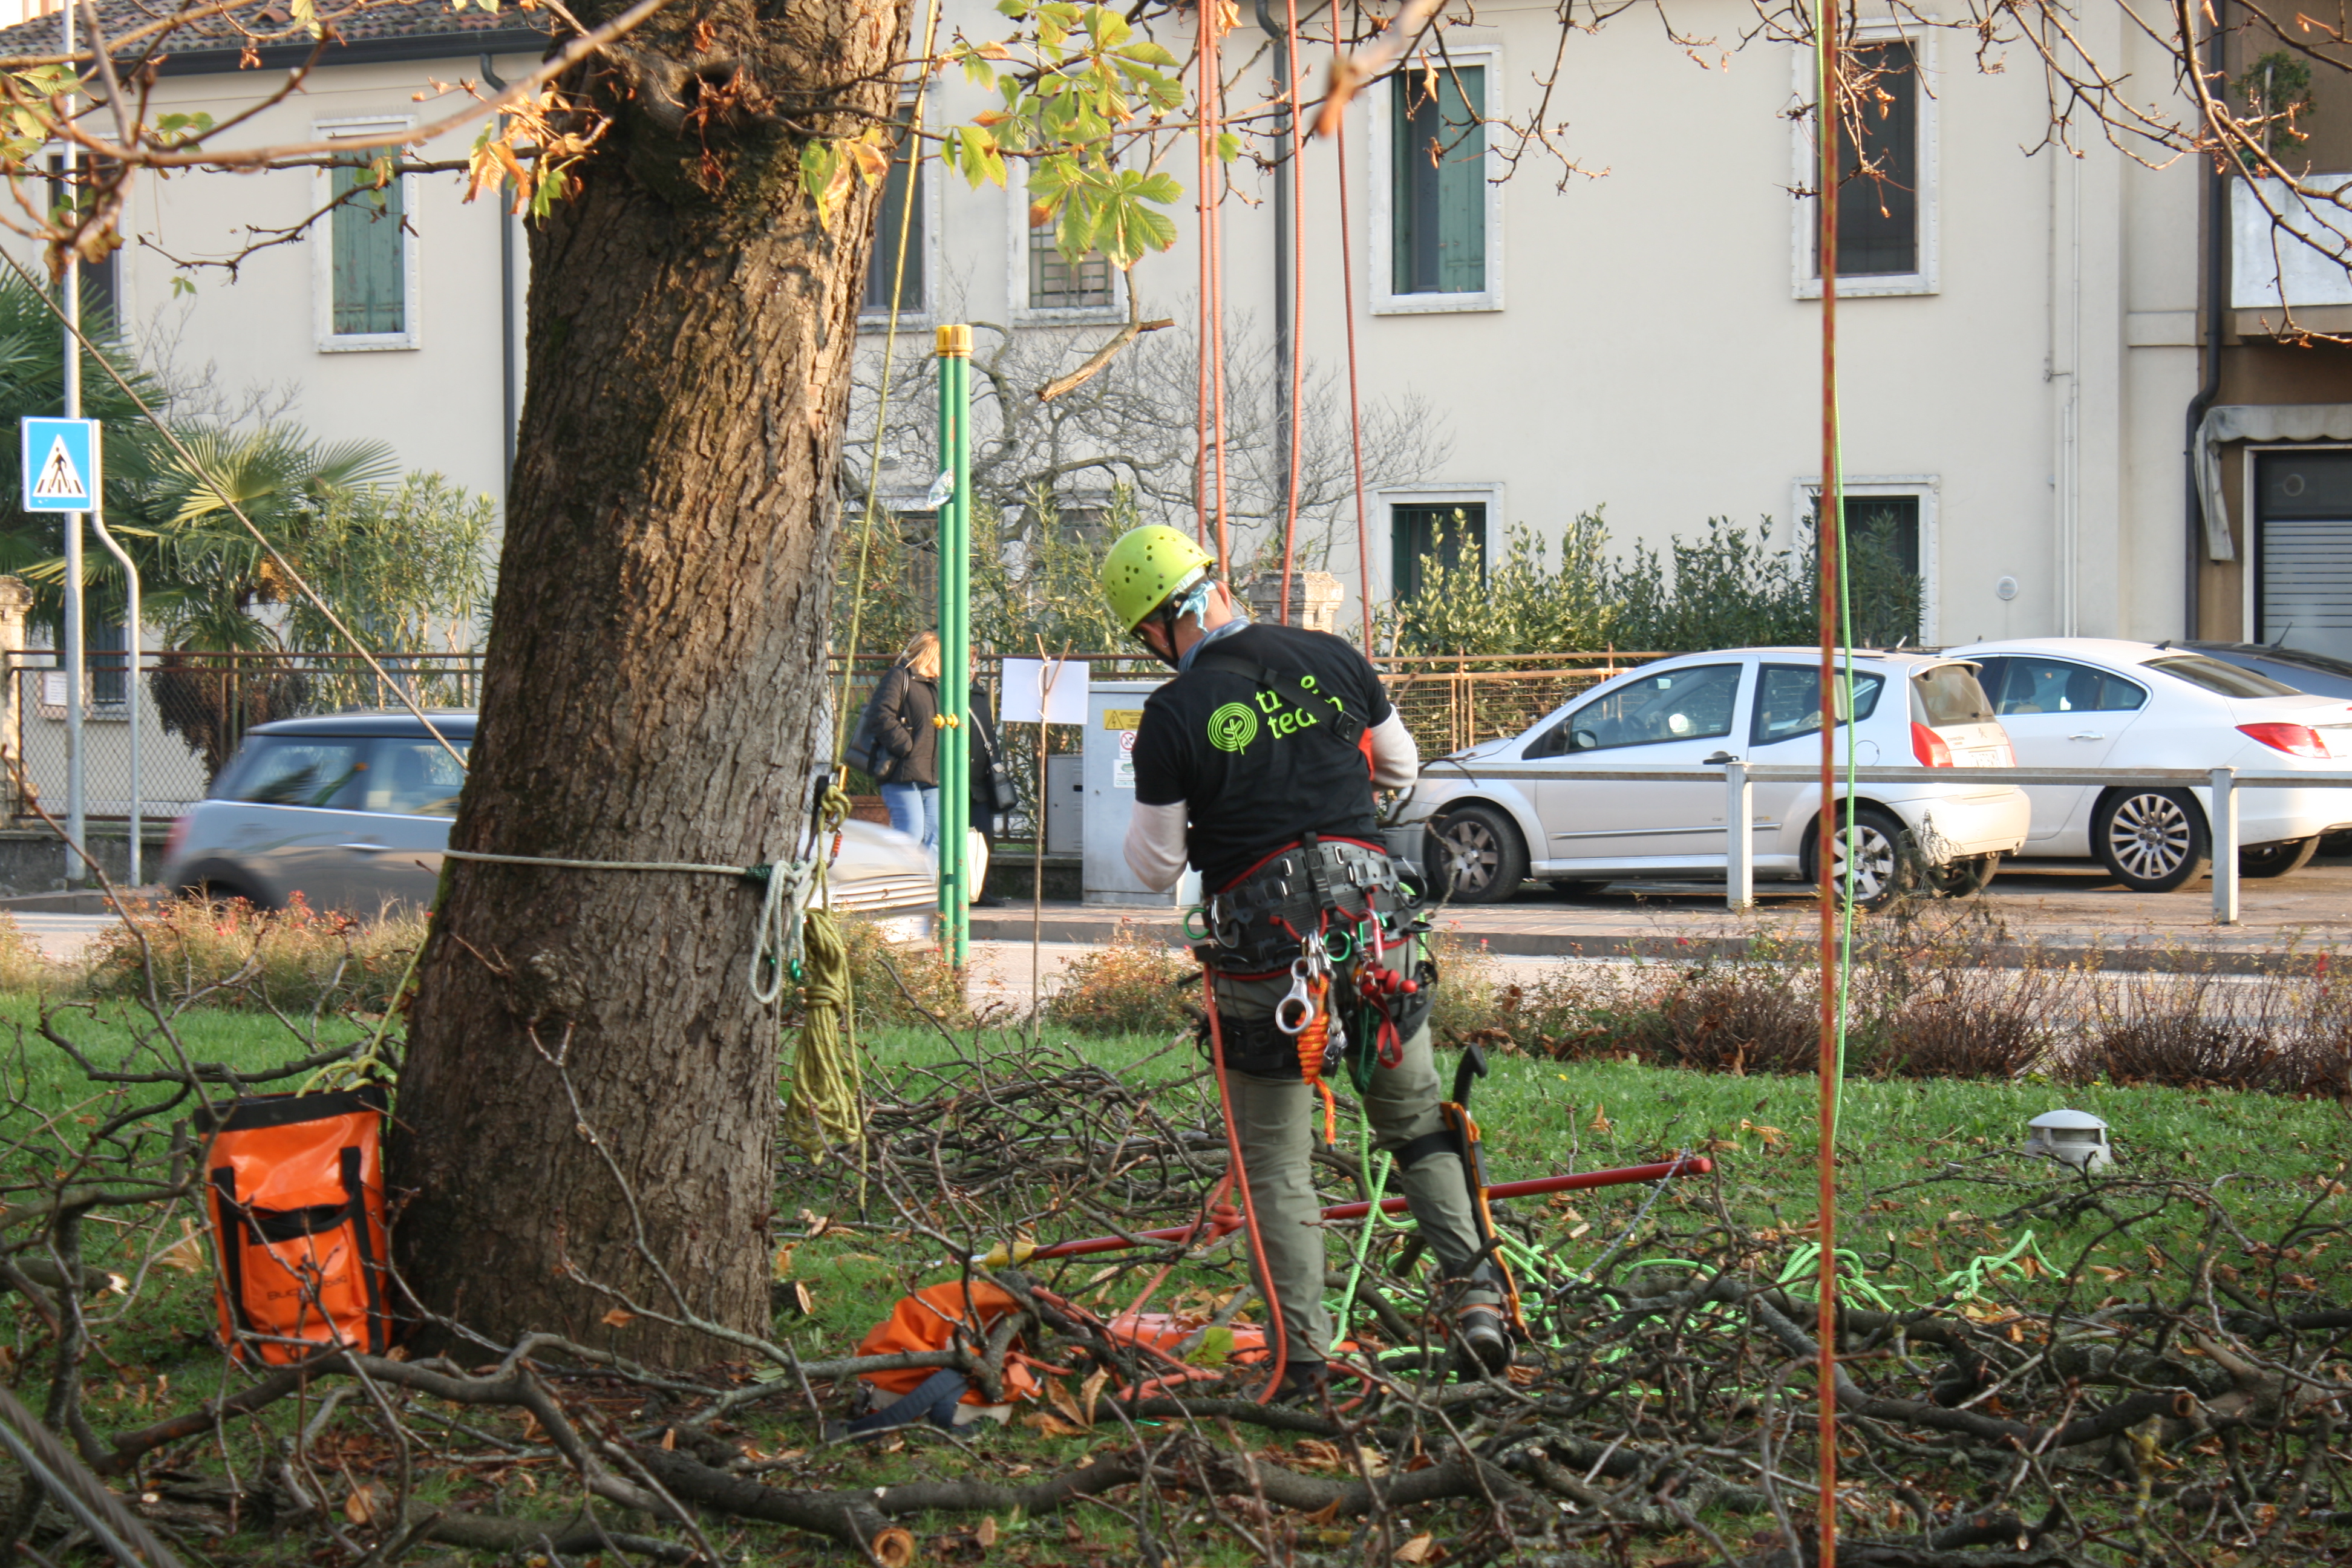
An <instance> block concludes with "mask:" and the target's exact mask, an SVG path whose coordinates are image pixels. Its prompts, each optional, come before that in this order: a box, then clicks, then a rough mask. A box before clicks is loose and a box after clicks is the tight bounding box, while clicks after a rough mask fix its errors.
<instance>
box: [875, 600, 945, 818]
mask: <svg viewBox="0 0 2352 1568" xmlns="http://www.w3.org/2000/svg"><path fill="white" fill-rule="evenodd" d="M874 710H875V722H876V727H877V729H878V730H879V731H880V737H881V742H882V750H883V751H884V752H887V753H888V755H889V757H890V759H891V761H890V763H889V764H888V767H887V771H886V772H885V773H882V774H880V775H878V776H877V779H876V782H877V784H880V785H881V786H882V804H883V805H886V806H887V807H889V809H890V826H893V827H895V828H897V829H898V831H899V832H901V833H904V834H908V835H909V836H910V837H914V838H917V839H919V840H920V841H921V843H922V846H923V848H924V849H925V850H926V851H928V852H929V854H930V856H931V858H933V859H937V858H939V853H940V772H939V726H938V725H937V724H936V723H934V722H933V720H934V719H935V718H936V717H937V716H938V714H939V710H940V639H939V636H938V634H937V633H934V632H918V633H917V634H915V637H914V640H913V641H911V642H909V643H908V645H907V648H906V651H905V652H904V653H901V654H900V655H899V656H898V662H897V663H896V664H894V665H892V666H891V667H890V671H889V673H888V674H887V675H885V676H884V677H883V678H882V684H881V685H880V686H878V687H876V688H875V689H874Z"/></svg>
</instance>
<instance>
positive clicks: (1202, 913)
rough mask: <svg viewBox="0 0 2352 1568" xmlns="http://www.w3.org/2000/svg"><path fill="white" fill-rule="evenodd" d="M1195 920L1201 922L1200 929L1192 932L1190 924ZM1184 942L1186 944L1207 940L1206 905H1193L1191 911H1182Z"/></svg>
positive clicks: (1207, 921)
mask: <svg viewBox="0 0 2352 1568" xmlns="http://www.w3.org/2000/svg"><path fill="white" fill-rule="evenodd" d="M1196 920H1197V921H1200V922H1201V929H1200V930H1198V931H1194V930H1193V929H1192V922H1193V921H1196ZM1184 940H1185V941H1186V942H1206V941H1208V940H1209V906H1208V905H1206V904H1194V905H1193V906H1192V908H1191V909H1189V910H1185V911H1184Z"/></svg>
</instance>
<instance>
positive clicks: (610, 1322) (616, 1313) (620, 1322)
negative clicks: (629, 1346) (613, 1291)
mask: <svg viewBox="0 0 2352 1568" xmlns="http://www.w3.org/2000/svg"><path fill="white" fill-rule="evenodd" d="M596 1321H598V1322H600V1323H602V1324H604V1326H605V1327H606V1328H608V1329H625V1328H627V1327H628V1326H629V1325H630V1324H631V1323H634V1322H635V1321H637V1315H636V1314H635V1312H632V1311H630V1310H628V1309H627V1308H626V1307H615V1308H614V1309H613V1310H611V1311H609V1312H607V1313H605V1314H604V1316H603V1317H601V1318H599V1319H597V1320H596Z"/></svg>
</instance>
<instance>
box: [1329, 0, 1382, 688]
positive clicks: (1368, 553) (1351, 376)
mask: <svg viewBox="0 0 2352 1568" xmlns="http://www.w3.org/2000/svg"><path fill="white" fill-rule="evenodd" d="M1331 47H1332V49H1333V51H1334V52H1336V51H1337V50H1338V49H1339V7H1338V6H1336V5H1335V6H1333V7H1332V8H1331ZM1331 146H1332V150H1333V151H1334V152H1336V153H1338V154H1339V282H1340V285H1341V287H1342V288H1343V289H1344V290H1345V292H1346V309H1347V313H1348V445H1349V448H1350V449H1351V450H1352V452H1353V454H1354V457H1355V462H1356V592H1357V594H1358V595H1359V597H1360V602H1361V603H1362V605H1363V614H1364V657H1365V658H1371V657H1372V544H1371V535H1370V531H1369V530H1370V524H1369V523H1368V522H1367V521H1365V519H1364V405H1363V397H1362V395H1361V394H1360V392H1359V391H1358V390H1357V386H1356V263H1355V260H1354V257H1353V252H1354V249H1355V241H1354V239H1353V232H1354V231H1353V230H1351V229H1350V228H1349V226H1348V122H1347V121H1346V119H1345V118H1344V117H1343V118H1341V119H1340V120H1339V121H1338V122H1337V123H1336V124H1334V125H1333V126H1332V128H1331Z"/></svg>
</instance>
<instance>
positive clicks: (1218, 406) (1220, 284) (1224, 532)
mask: <svg viewBox="0 0 2352 1568" xmlns="http://www.w3.org/2000/svg"><path fill="white" fill-rule="evenodd" d="M1201 16H1202V22H1203V24H1204V26H1202V30H1201V125H1202V146H1203V147H1204V148H1206V149H1207V152H1208V158H1209V168H1208V173H1209V175H1210V178H1211V181H1212V182H1213V183H1212V186H1211V189H1210V190H1209V191H1207V192H1204V193H1203V194H1202V199H1203V200H1204V201H1205V202H1206V203H1207V204H1208V231H1207V233H1206V235H1205V236H1204V237H1203V239H1204V243H1205V244H1206V245H1207V246H1208V249H1209V299H1208V308H1209V318H1210V320H1209V327H1210V331H1211V339H1210V341H1209V342H1207V343H1206V344H1204V347H1206V348H1207V349H1208V350H1209V366H1210V369H1209V388H1210V396H1211V398H1212V399H1213V409H1212V414H1211V426H1210V437H1209V447H1210V456H1211V457H1212V458H1214V459H1215V462H1216V466H1217V497H1216V500H1217V513H1216V515H1217V575H1218V576H1219V577H1221V578H1223V579H1224V580H1225V581H1226V582H1227V583H1231V582H1232V581H1233V561H1232V553H1233V539H1232V536H1231V531H1230V529H1229V528H1228V525H1227V521H1226V516H1225V222H1224V216H1223V207H1224V194H1225V192H1224V163H1223V160H1222V159H1220V158H1219V157H1218V156H1217V142H1218V141H1219V140H1220V132H1221V128H1222V127H1223V124H1224V120H1223V112H1224V107H1223V101H1222V100H1223V96H1224V89H1225V84H1224V76H1223V70H1224V65H1223V56H1222V55H1221V54H1220V52H1219V49H1218V44H1219V42H1220V40H1219V38H1218V36H1217V35H1218V34H1219V33H1220V32H1221V31H1222V30H1223V27H1222V24H1223V7H1222V5H1207V4H1204V5H1202V6H1201Z"/></svg>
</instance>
